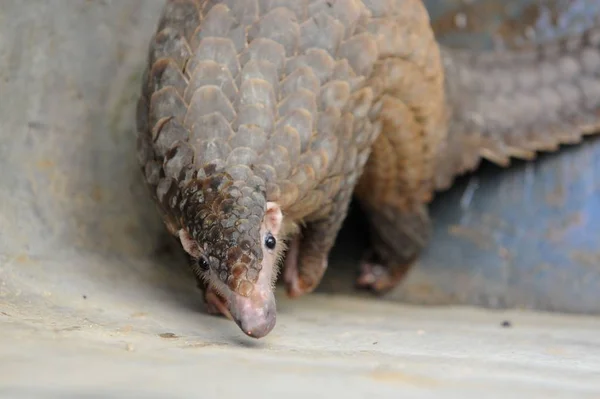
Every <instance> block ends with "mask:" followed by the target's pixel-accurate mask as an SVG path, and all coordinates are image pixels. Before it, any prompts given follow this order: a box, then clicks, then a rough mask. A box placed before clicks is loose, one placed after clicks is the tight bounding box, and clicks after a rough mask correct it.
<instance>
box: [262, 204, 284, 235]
mask: <svg viewBox="0 0 600 399" xmlns="http://www.w3.org/2000/svg"><path fill="white" fill-rule="evenodd" d="M282 223H283V214H282V213H281V208H280V207H279V205H277V203H275V202H267V211H266V212H265V225H266V227H267V230H269V231H270V232H271V233H272V234H273V235H277V234H278V233H279V230H281V224H282Z"/></svg>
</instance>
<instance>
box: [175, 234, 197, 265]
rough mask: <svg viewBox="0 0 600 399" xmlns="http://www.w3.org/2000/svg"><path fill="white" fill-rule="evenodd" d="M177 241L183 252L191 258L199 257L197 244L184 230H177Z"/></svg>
mask: <svg viewBox="0 0 600 399" xmlns="http://www.w3.org/2000/svg"><path fill="white" fill-rule="evenodd" d="M179 241H181V245H182V246H183V249H184V250H185V252H187V253H188V254H189V255H190V256H191V257H192V258H198V257H200V249H199V248H198V243H197V242H196V241H195V240H194V239H193V238H192V236H191V235H190V233H188V232H187V230H186V229H181V230H179Z"/></svg>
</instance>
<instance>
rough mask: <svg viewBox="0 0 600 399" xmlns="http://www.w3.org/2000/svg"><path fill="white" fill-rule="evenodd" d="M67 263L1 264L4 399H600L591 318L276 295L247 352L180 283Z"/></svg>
mask: <svg viewBox="0 0 600 399" xmlns="http://www.w3.org/2000/svg"><path fill="white" fill-rule="evenodd" d="M68 263H69V262H55V261H39V260H34V259H6V260H5V263H4V265H5V267H3V268H2V269H1V270H2V272H1V274H0V278H1V279H2V281H3V285H2V287H1V291H0V294H1V296H0V298H1V299H2V302H0V331H2V340H1V341H0V359H1V361H0V395H1V396H2V397H6V398H21V397H23V398H25V397H27V398H31V397H43V398H49V397H56V398H68V397H73V398H75V397H78V398H82V397H103V398H113V397H114V398H117V397H119V398H122V397H129V396H130V397H139V398H146V397H147V398H151V397H156V398H159V397H170V398H192V397H202V398H213V397H215V398H216V397H245V398H248V399H252V398H264V397H274V395H276V394H277V395H282V396H283V395H285V397H289V398H296V397H297V398H306V397H307V395H308V394H312V395H319V396H318V397H321V396H322V397H325V396H327V397H330V396H333V395H334V394H335V395H338V394H339V395H341V396H343V397H345V398H363V397H365V398H366V397H375V398H377V397H386V398H387V397H389V398H391V397H397V395H399V394H401V395H402V397H440V395H441V394H444V397H461V398H471V397H473V398H475V397H482V395H484V394H485V395H486V396H491V397H505V393H504V392H509V391H510V393H512V394H514V395H517V397H529V398H531V397H540V398H541V397H578V398H583V397H590V398H592V397H596V398H597V397H600V383H599V382H598V375H600V335H599V334H598V331H599V330H600V320H599V319H598V318H591V317H587V318H586V317H577V316H559V315H547V314H546V315H544V314H534V313H530V312H520V311H506V312H504V311H502V312H501V311H497V312H493V311H481V310H472V309H467V308H419V307H407V306H402V305H397V304H393V303H390V302H384V301H374V300H368V299H358V298H348V297H340V296H330V295H327V294H315V295H311V296H308V297H305V298H303V299H301V300H296V301H289V300H286V299H285V297H284V296H282V295H280V300H279V317H278V323H277V326H276V327H275V329H274V331H273V332H272V333H271V334H270V335H269V336H267V337H266V338H264V339H261V340H253V339H250V338H247V337H245V336H243V335H242V333H241V332H240V331H239V330H238V328H237V327H236V326H235V325H234V324H233V323H231V322H229V321H227V320H225V319H219V318H215V317H212V316H206V315H204V314H203V313H202V306H201V303H200V298H199V296H198V295H194V293H195V290H194V289H193V284H189V282H190V280H188V279H187V277H188V276H187V274H186V273H185V271H182V273H171V274H167V272H168V271H167V270H166V269H160V268H156V266H153V265H151V264H144V263H138V264H133V263H123V264H121V265H120V266H121V268H120V270H121V271H120V272H119V273H120V275H121V276H122V277H123V278H120V279H119V280H118V281H113V280H112V278H113V277H114V276H115V274H116V272H115V270H112V271H111V267H106V268H104V270H105V271H106V272H105V273H102V270H103V268H101V266H102V260H101V259H97V258H93V257H87V258H84V257H82V258H80V259H79V262H78V265H72V264H68ZM82 264H85V266H87V267H88V270H89V271H92V273H91V274H92V279H89V278H88V276H87V275H86V274H85V273H81V272H79V271H78V270H81V268H80V267H78V266H81V265H82ZM58 267H60V268H61V269H62V270H64V271H65V272H67V274H68V275H69V277H65V275H62V276H56V277H55V278H52V277H50V278H49V279H48V280H45V281H42V280H41V279H38V278H36V277H34V275H32V274H38V273H39V272H40V269H46V270H56V269H57V268H58ZM143 268H148V269H149V271H151V272H152V273H146V274H144V275H143V276H142V275H139V276H136V275H135V273H136V272H137V271H139V270H142V269H143ZM17 269H18V270H17ZM23 270H28V271H29V272H28V273H23ZM39 274H43V273H39ZM9 276H10V278H8V277H9Z"/></svg>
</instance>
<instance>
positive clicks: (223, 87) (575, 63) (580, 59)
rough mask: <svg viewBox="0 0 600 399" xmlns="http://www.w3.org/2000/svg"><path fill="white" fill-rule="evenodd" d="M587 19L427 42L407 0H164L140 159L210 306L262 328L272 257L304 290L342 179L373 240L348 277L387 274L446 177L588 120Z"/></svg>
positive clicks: (341, 197)
mask: <svg viewBox="0 0 600 399" xmlns="http://www.w3.org/2000/svg"><path fill="white" fill-rule="evenodd" d="M599 26H600V23H599V24H598V25H597V26H595V27H593V28H590V29H589V30H588V31H586V32H585V33H584V34H581V35H579V36H577V37H575V38H570V39H569V40H565V41H561V42H560V43H558V44H557V43H553V45H552V46H549V45H548V46H546V47H542V48H535V49H528V50H526V51H524V52H522V53H501V54H496V53H491V54H475V53H469V52H459V51H456V50H450V49H446V48H443V47H441V46H439V45H438V44H437V42H436V40H435V37H434V34H433V31H432V29H431V26H430V21H429V16H428V13H427V11H426V9H425V7H424V6H423V4H422V3H421V1H418V0H310V1H309V0H243V1H242V0H222V1H217V0H167V1H166V4H165V7H164V9H163V13H162V15H161V17H160V20H159V22H158V27H157V30H156V32H155V35H154V36H153V37H152V40H151V41H150V46H149V53H148V60H147V68H146V71H145V73H144V76H143V84H142V92H141V96H140V99H139V102H138V109H137V132H138V136H137V137H138V139H137V143H138V144H137V146H138V151H137V152H138V160H139V163H140V165H141V168H142V172H143V175H144V178H145V181H146V183H147V186H148V187H149V189H150V191H151V193H152V196H153V198H154V200H155V201H156V203H157V205H158V207H159V209H160V212H161V214H162V216H163V218H164V221H165V224H166V226H167V228H168V230H169V231H170V232H171V233H172V234H173V235H174V236H176V237H178V238H179V239H180V241H181V244H182V246H183V248H184V249H185V250H186V252H187V253H188V254H189V256H190V259H191V263H192V267H193V269H194V271H195V274H196V276H197V277H198V280H199V282H200V283H201V284H202V287H203V288H204V292H205V298H206V300H207V303H208V305H209V309H210V310H211V311H212V312H215V313H222V314H225V315H226V316H228V317H230V318H232V319H233V320H235V322H236V323H237V324H238V326H239V327H240V328H241V329H242V330H243V331H244V333H246V334H247V335H249V336H252V337H256V338H260V337H263V336H265V335H266V334H268V333H269V332H270V331H271V330H272V328H273V327H274V325H275V319H276V306H275V299H274V296H273V286H274V282H275V279H276V277H277V274H278V264H279V260H280V259H283V258H285V262H284V281H285V283H286V285H287V289H288V293H289V295H291V296H299V295H301V294H304V293H307V292H310V291H312V290H313V289H314V288H315V287H316V286H317V285H318V283H319V282H320V280H321V277H322V275H323V273H324V272H325V270H326V268H327V259H328V256H329V252H330V250H331V248H332V246H333V243H334V241H335V239H336V237H337V233H338V231H339V229H340V227H341V224H342V222H343V220H344V218H345V216H346V213H347V210H348V206H349V202H350V199H351V197H352V195H353V194H356V196H357V197H358V199H359V200H360V202H361V204H362V205H363V206H364V208H365V210H366V213H367V215H368V217H369V219H370V221H371V230H372V242H373V250H374V251H373V257H372V258H371V259H369V261H368V262H364V263H362V271H363V272H362V275H361V277H360V278H359V282H360V283H361V284H363V285H365V286H369V287H371V288H374V289H376V290H378V291H384V290H386V289H390V288H391V287H393V286H394V285H395V284H397V282H398V281H399V280H400V278H401V276H402V275H403V274H404V272H405V271H406V269H407V267H408V266H409V265H410V263H411V262H412V260H413V259H414V258H415V257H416V256H417V255H418V253H419V251H420V250H421V249H422V248H423V247H424V245H425V244H426V241H427V237H428V234H429V218H428V214H427V208H426V207H427V204H428V202H429V201H430V200H431V199H432V197H433V196H434V194H435V192H436V191H439V190H443V189H445V188H447V187H449V186H450V185H451V183H452V181H453V179H454V177H455V176H457V175H458V174H461V173H464V172H466V171H469V170H473V169H474V168H476V166H477V165H478V163H479V161H480V160H481V159H482V158H487V159H489V160H491V161H493V162H496V163H498V164H501V165H506V164H508V160H509V158H510V157H518V158H525V159H529V158H532V157H533V155H534V154H535V152H536V151H541V150H552V149H555V148H556V146H557V145H558V144H560V143H570V142H574V141H577V140H579V139H580V138H581V136H582V135H583V134H586V133H592V132H594V131H595V129H596V128H597V127H598V119H599V118H598V110H599V104H600V80H599V76H598V75H599V72H600V53H599V51H598V47H599V45H600V27H599ZM286 250H287V252H286Z"/></svg>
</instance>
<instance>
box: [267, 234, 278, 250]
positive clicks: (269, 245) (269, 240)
mask: <svg viewBox="0 0 600 399" xmlns="http://www.w3.org/2000/svg"><path fill="white" fill-rule="evenodd" d="M275 245H277V240H276V239H275V237H273V234H271V233H267V236H266V237H265V246H266V247H267V248H269V249H275Z"/></svg>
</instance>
